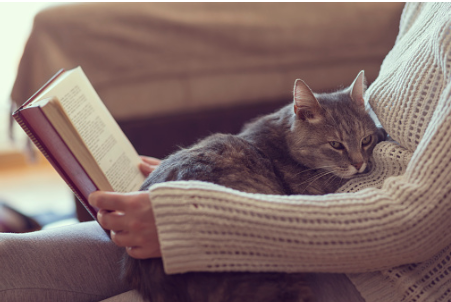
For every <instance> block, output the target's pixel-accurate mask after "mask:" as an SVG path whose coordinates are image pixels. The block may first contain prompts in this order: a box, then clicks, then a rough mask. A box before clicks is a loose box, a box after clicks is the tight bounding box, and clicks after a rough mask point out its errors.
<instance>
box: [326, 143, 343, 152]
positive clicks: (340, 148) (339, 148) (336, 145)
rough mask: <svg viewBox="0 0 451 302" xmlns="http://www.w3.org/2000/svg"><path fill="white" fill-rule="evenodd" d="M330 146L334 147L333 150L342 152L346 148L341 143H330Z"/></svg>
mask: <svg viewBox="0 0 451 302" xmlns="http://www.w3.org/2000/svg"><path fill="white" fill-rule="evenodd" d="M329 144H330V145H331V146H332V148H334V149H337V150H342V149H344V148H345V146H343V144H342V143H339V142H329Z"/></svg>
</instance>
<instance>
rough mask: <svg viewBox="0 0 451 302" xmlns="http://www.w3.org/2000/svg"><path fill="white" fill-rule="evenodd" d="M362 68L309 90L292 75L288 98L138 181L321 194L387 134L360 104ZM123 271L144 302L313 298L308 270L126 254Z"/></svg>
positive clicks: (356, 167) (358, 166)
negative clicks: (243, 268)
mask: <svg viewBox="0 0 451 302" xmlns="http://www.w3.org/2000/svg"><path fill="white" fill-rule="evenodd" d="M365 88H366V87H365V77H364V72H363V71H361V72H360V73H359V75H358V76H357V78H356V79H355V80H354V82H353V83H352V85H351V86H349V87H348V88H345V89H343V90H340V91H337V92H333V93H323V94H314V93H313V92H312V91H311V90H310V88H309V87H308V86H307V85H306V84H305V83H304V82H303V81H302V80H299V79H298V80H296V82H295V86H294V103H293V104H289V105H287V106H286V107H283V108H282V109H280V110H278V111H276V112H274V113H272V114H269V115H266V116H263V117H260V118H258V119H256V120H255V121H253V122H251V123H249V124H248V125H246V126H245V127H244V129H243V131H242V132H241V133H239V134H238V135H231V134H214V135H211V136H209V137H207V138H205V139H203V140H201V141H200V142H199V143H197V144H195V145H194V146H192V147H191V148H188V149H182V150H180V151H178V152H176V153H174V154H172V155H170V156H169V157H168V158H167V159H165V160H164V161H163V162H162V163H161V165H160V166H159V167H158V168H157V169H156V170H155V171H154V172H152V173H151V174H150V175H149V177H148V178H147V179H146V181H145V183H144V184H143V187H142V189H143V190H145V189H148V188H149V187H150V186H151V185H152V184H155V183H160V182H166V181H175V180H201V181H207V182H212V183H216V184H219V185H223V186H226V187H230V188H232V189H236V190H239V191H243V192H251V193H264V194H283V195H291V194H314V195H317V194H327V193H333V192H335V191H336V190H337V189H338V188H339V187H340V186H341V185H343V184H344V183H345V182H346V181H347V180H348V179H350V178H352V177H354V176H356V175H359V174H361V173H365V172H367V171H368V170H369V169H370V156H371V154H372V151H373V148H374V146H375V145H376V144H377V143H378V142H379V141H381V140H384V139H385V137H386V134H385V131H384V130H383V129H380V128H377V127H376V125H375V123H374V121H373V120H372V119H371V117H370V116H369V114H368V113H367V111H366V110H365V105H364V99H363V95H364V91H365ZM123 273H124V277H125V279H126V280H127V281H128V282H129V284H130V285H131V286H132V287H133V288H136V289H138V291H139V292H140V293H141V295H142V296H143V297H144V298H146V299H148V300H149V301H151V302H167V301H171V302H249V301H255V302H257V301H258V302H273V301H274V302H276V301H284V302H291V301H293V302H295V301H296V302H299V301H314V297H313V295H312V293H311V291H310V288H309V286H308V277H309V275H308V274H288V273H186V274H176V275H166V274H165V273H164V270H163V265H162V262H161V260H160V259H147V260H136V259H133V258H131V257H129V256H128V255H127V254H125V257H124V267H123Z"/></svg>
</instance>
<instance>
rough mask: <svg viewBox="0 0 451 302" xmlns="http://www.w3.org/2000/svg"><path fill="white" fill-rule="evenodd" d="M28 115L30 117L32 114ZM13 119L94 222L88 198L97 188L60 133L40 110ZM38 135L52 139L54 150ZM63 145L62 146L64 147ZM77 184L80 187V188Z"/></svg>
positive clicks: (95, 216)
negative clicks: (42, 133)
mask: <svg viewBox="0 0 451 302" xmlns="http://www.w3.org/2000/svg"><path fill="white" fill-rule="evenodd" d="M32 111H33V116H34V119H31V118H30V119H27V118H26V116H27V115H28V114H27V113H31V112H32ZM29 116H31V114H30V115H29ZM13 117H14V119H15V120H16V121H17V123H18V124H19V125H20V127H21V128H22V129H23V130H24V131H25V133H26V134H27V135H28V137H29V138H30V139H31V140H32V142H33V143H34V144H35V146H36V147H37V148H38V149H39V151H40V152H41V153H42V154H43V155H44V156H45V158H46V159H47V161H48V162H49V163H50V164H51V165H52V166H53V168H54V169H55V170H56V171H57V172H58V174H59V175H60V176H61V177H62V178H63V180H64V181H65V182H66V184H67V185H68V186H69V188H70V189H71V190H72V192H73V193H74V194H75V196H76V197H77V199H78V200H79V201H80V202H81V204H82V205H83V206H84V207H85V208H86V210H87V211H88V212H89V214H90V215H91V216H92V217H93V218H94V219H95V220H97V210H96V209H94V208H93V207H92V206H91V205H90V204H89V203H88V195H89V194H90V193H91V192H94V191H96V190H97V187H96V186H95V184H94V183H93V182H92V180H91V179H90V178H89V176H88V174H87V173H86V171H84V169H83V168H82V167H81V165H80V164H78V162H77V161H76V159H75V157H74V156H73V154H72V153H71V152H70V150H69V149H68V147H67V146H66V145H65V143H64V141H63V140H62V138H61V137H59V134H58V133H57V132H56V130H55V129H54V128H53V126H52V125H51V124H50V122H49V121H48V120H47V118H46V117H45V115H44V114H43V113H42V111H41V109H40V108H39V107H33V108H29V109H24V110H17V111H16V112H15V113H14V114H13ZM43 121H45V122H47V124H44V123H43ZM32 124H34V125H32ZM34 129H36V130H34ZM52 130H53V131H52ZM37 132H45V137H47V136H48V137H51V142H53V143H54V144H53V145H54V146H53V148H52V147H50V146H49V144H48V142H47V143H46V142H43V140H41V138H40V136H39V133H37ZM43 137H44V136H43ZM55 142H56V144H55ZM62 144H64V146H63V145H62ZM49 147H50V148H49ZM64 147H65V148H64ZM63 159H66V160H67V161H68V163H66V164H65V163H62V162H61V161H62V160H63ZM80 185H81V186H82V187H81V188H80ZM49 194H50V192H49Z"/></svg>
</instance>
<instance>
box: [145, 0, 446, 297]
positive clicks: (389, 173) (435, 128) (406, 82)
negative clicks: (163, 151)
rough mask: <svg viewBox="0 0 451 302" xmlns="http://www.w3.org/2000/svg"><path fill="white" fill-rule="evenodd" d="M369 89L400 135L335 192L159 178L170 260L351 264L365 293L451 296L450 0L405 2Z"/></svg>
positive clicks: (266, 266) (183, 266) (232, 267)
mask: <svg viewBox="0 0 451 302" xmlns="http://www.w3.org/2000/svg"><path fill="white" fill-rule="evenodd" d="M366 97H367V99H368V102H369V104H370V105H371V107H372V109H373V110H374V112H375V114H376V115H377V117H378V118H379V120H380V123H381V124H382V125H383V127H384V128H385V129H386V130H387V132H388V133H389V134H390V136H391V138H392V139H393V140H394V141H386V142H382V143H380V144H379V145H378V146H377V147H376V148H375V150H374V161H375V163H376V166H375V169H374V170H373V171H372V173H370V174H367V175H364V176H362V177H359V178H356V179H353V180H351V181H349V182H348V183H347V184H346V185H345V186H343V187H342V188H341V189H340V192H339V193H337V194H331V195H326V196H304V195H297V196H269V195H261V194H247V193H241V192H237V191H234V190H231V189H227V188H224V187H221V186H217V185H213V184H208V183H202V182H195V181H192V182H171V183H165V184H159V185H155V186H153V187H152V188H151V190H150V196H151V200H152V203H153V208H154V211H155V217H156V221H157V228H158V234H159V238H160V242H161V247H162V252H163V255H164V265H165V269H166V271H167V272H168V273H181V272H186V271H278V272H344V273H348V276H349V277H350V279H351V280H352V281H353V283H354V284H355V285H356V287H357V289H358V290H359V291H360V292H361V294H362V295H363V297H364V298H365V300H366V301H384V302H391V301H393V302H395V301H396V302H399V301H411V302H413V301H431V302H432V301H433V302H438V301H449V300H450V299H451V260H450V258H451V231H450V230H451V219H450V216H451V195H450V192H451V173H450V171H451V155H450V150H451V140H450V139H449V138H450V137H451V5H450V4H449V3H408V4H407V5H406V7H405V9H404V12H403V15H402V18H401V24H400V32H399V35H398V38H397V41H396V44H395V46H394V48H393V50H392V51H391V52H390V53H389V54H388V55H387V57H386V59H385V61H384V63H383V65H382V67H381V71H380V74H379V77H378V79H377V80H376V81H375V82H374V83H373V84H372V85H371V86H370V87H369V89H368V91H367V94H366ZM412 263H416V264H412Z"/></svg>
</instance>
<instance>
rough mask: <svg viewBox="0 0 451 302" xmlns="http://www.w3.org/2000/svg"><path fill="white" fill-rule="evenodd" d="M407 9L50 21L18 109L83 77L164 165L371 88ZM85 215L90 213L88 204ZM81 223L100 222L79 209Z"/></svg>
mask: <svg viewBox="0 0 451 302" xmlns="http://www.w3.org/2000/svg"><path fill="white" fill-rule="evenodd" d="M403 6H404V4H403V3H79V4H64V5H60V6H56V7H51V8H49V9H47V10H44V11H42V12H40V13H39V14H38V15H37V16H36V17H35V20H34V25H33V29H32V32H31V34H30V36H29V39H28V42H27V44H26V47H25V49H24V52H23V56H22V59H21V61H20V64H19V68H18V73H17V77H16V79H15V83H14V87H13V89H12V92H11V99H12V101H13V103H12V105H13V107H14V106H19V105H21V104H22V103H23V102H25V101H26V100H27V99H28V98H29V97H30V96H31V95H32V94H33V93H34V92H35V91H36V90H37V89H38V88H39V87H40V86H42V85H43V84H44V83H45V82H46V81H47V80H48V79H49V78H50V77H51V76H52V75H53V74H54V73H56V71H58V70H59V69H60V68H65V69H71V68H74V67H76V66H82V68H83V70H84V71H85V73H86V74H87V76H88V78H89V79H90V80H91V82H92V83H93V85H94V87H95V89H96V90H97V92H98V93H99V95H100V97H101V98H102V100H103V101H104V103H105V105H106V106H107V107H108V109H109V110H110V111H111V113H112V114H113V116H114V117H115V119H116V120H117V121H118V123H119V125H120V126H121V128H122V129H123V130H124V132H125V134H126V135H127V136H128V138H129V139H130V141H131V142H132V144H133V145H134V146H135V148H136V149H137V151H138V152H139V153H140V154H146V155H150V156H154V157H159V158H164V157H165V156H167V155H168V154H170V153H171V152H173V151H175V150H176V149H177V148H179V147H183V146H188V145H190V144H192V143H193V142H195V141H196V140H198V139H199V138H201V137H203V136H206V135H208V134H210V133H214V132H224V133H236V132H238V131H239V130H240V128H241V127H242V125H243V124H244V123H245V122H246V121H247V120H249V119H251V118H253V117H256V116H258V115H261V114H265V113H269V112H271V111H273V110H275V109H277V108H279V107H281V106H283V105H285V104H288V103H289V102H291V100H292V89H293V84H294V81H295V79H297V78H301V79H303V80H304V81H305V82H306V83H307V84H308V85H309V86H310V87H311V88H312V90H313V91H315V92H325V91H331V90H333V89H336V88H338V87H341V86H347V85H349V84H350V83H351V82H352V80H353V79H354V78H355V77H356V75H357V73H358V72H359V71H360V70H365V74H366V77H367V80H368V83H369V84H371V82H372V81H373V80H374V79H375V78H376V77H377V75H378V72H379V66H380V65H381V63H382V60H383V58H384V57H385V55H386V54H387V53H388V52H389V50H390V49H391V48H392V46H393V44H394V42H395V39H396V35H397V33H398V24H399V19H400V16H401V11H402V9H403ZM77 205H78V203H77ZM77 215H78V218H79V220H80V221H85V220H90V219H91V217H90V216H89V215H88V214H87V212H85V211H84V209H83V208H81V207H80V206H77Z"/></svg>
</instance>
